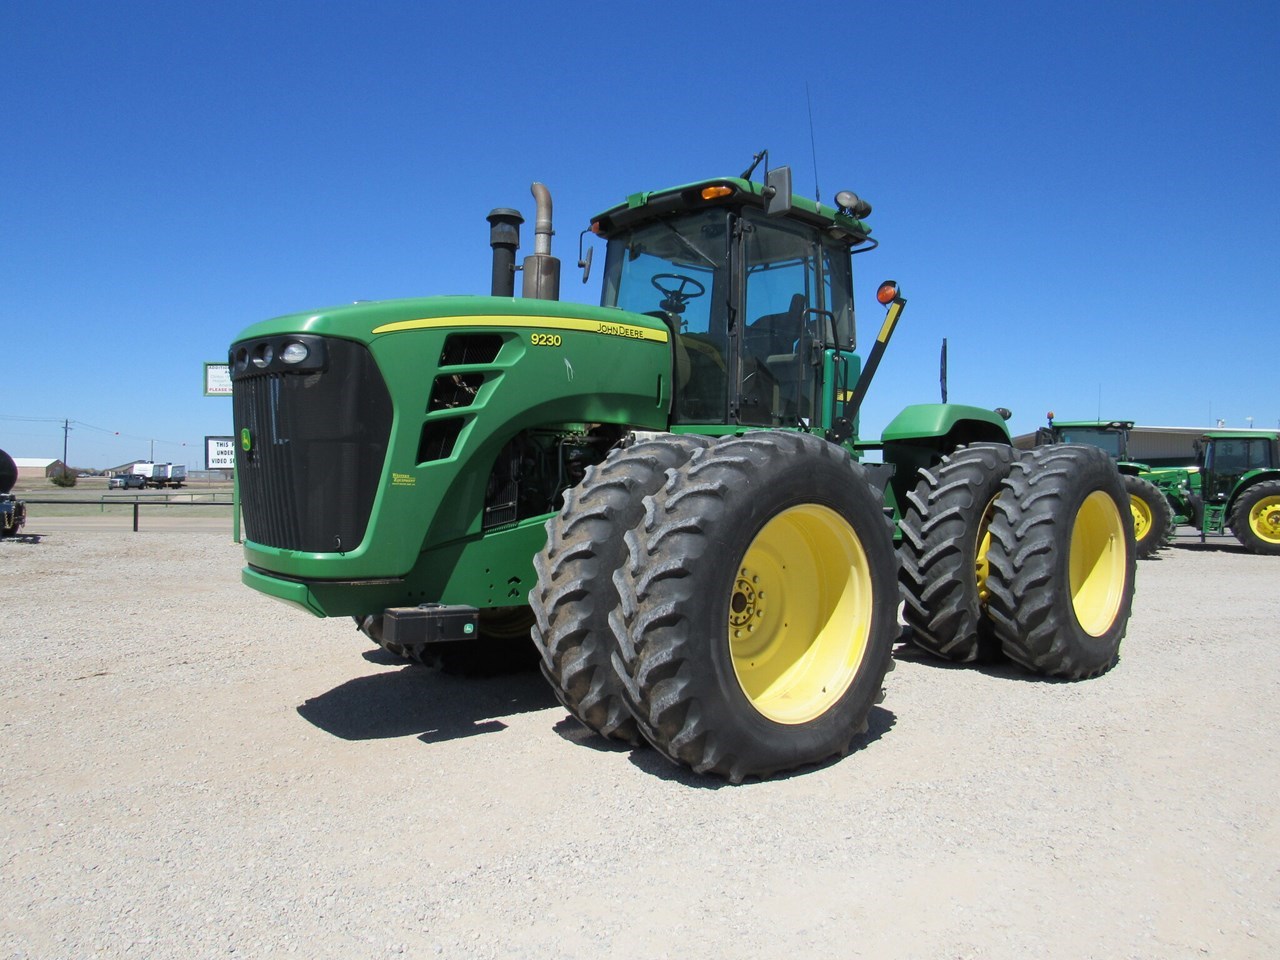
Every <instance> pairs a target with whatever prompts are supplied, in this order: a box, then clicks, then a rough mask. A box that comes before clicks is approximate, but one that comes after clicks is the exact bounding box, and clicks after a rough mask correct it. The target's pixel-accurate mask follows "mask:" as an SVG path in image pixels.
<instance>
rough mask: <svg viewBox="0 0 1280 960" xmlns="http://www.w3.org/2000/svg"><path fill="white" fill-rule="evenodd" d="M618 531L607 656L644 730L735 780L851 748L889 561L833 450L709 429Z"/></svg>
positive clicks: (875, 695) (889, 586)
mask: <svg viewBox="0 0 1280 960" xmlns="http://www.w3.org/2000/svg"><path fill="white" fill-rule="evenodd" d="M626 543H627V548H628V557H627V560H626V562H625V563H624V564H623V565H622V567H621V568H620V569H619V570H618V571H617V573H616V575H615V577H614V580H615V582H616V585H617V591H618V596H619V599H620V603H619V606H618V608H617V609H616V610H615V611H614V613H613V615H612V617H611V623H612V625H613V632H614V636H615V640H616V643H617V657H616V660H615V667H616V669H617V671H618V673H619V676H621V677H623V678H624V683H625V695H626V700H627V703H628V706H629V707H630V709H631V711H632V713H633V715H634V716H635V717H636V720H637V726H638V728H639V730H640V732H641V733H642V734H643V735H644V737H645V738H646V739H647V740H649V741H650V742H651V743H652V744H653V745H654V746H655V747H656V748H657V749H658V750H660V751H661V752H662V753H663V754H664V755H666V756H667V757H668V758H669V759H671V760H673V761H675V762H677V763H679V764H683V765H686V766H689V767H691V768H692V769H693V770H695V771H697V772H700V773H712V774H716V775H719V776H722V777H725V778H727V779H728V780H730V781H732V782H735V783H737V782H741V781H742V780H743V779H745V778H746V777H750V776H758V777H763V776H768V775H771V774H774V773H779V772H782V771H787V770H792V769H795V768H798V767H802V766H806V765H809V764H813V763H818V762H821V761H823V760H826V759H828V758H831V757H838V756H842V755H844V754H846V753H848V752H849V750H850V749H852V747H853V744H854V741H855V738H856V737H858V735H859V734H861V733H863V732H865V731H866V729H867V722H868V715H869V712H870V710H871V707H872V706H873V705H874V704H876V703H878V702H879V701H880V699H881V698H882V696H883V682H884V676H885V674H886V672H887V671H888V670H889V669H890V668H891V666H892V643H893V640H894V638H895V636H896V634H897V622H896V606H897V588H896V582H895V581H896V579H897V569H896V568H897V564H896V560H895V557H894V551H893V539H892V531H891V526H890V524H889V521H888V519H887V518H886V517H885V515H884V512H883V502H882V501H881V498H880V496H879V495H878V493H877V492H876V491H875V490H873V489H872V487H871V486H870V485H869V483H868V482H867V479H866V474H865V472H864V471H863V470H862V468H861V467H860V466H858V465H857V464H856V463H854V462H853V461H852V460H851V458H850V457H849V456H848V454H847V453H846V452H845V451H844V450H842V449H841V448H839V447H837V446H835V445H832V444H829V443H827V442H825V441H823V440H821V439H818V438H816V437H812V436H809V435H807V434H799V433H783V432H773V431H761V432H756V433H751V434H748V435H747V436H744V437H738V438H731V439H726V440H722V441H720V442H719V443H717V444H715V445H714V446H711V447H707V448H706V449H704V450H701V451H698V452H697V453H696V454H695V455H694V456H693V457H692V458H691V459H690V460H689V461H688V462H687V463H686V464H684V465H683V466H682V467H680V468H679V469H677V470H675V471H673V472H672V473H671V474H670V477H669V480H668V481H667V483H666V484H665V485H664V486H663V487H662V488H661V489H660V490H659V491H657V492H656V493H655V494H653V496H652V498H651V501H650V503H649V504H648V509H647V510H646V512H645V515H644V519H643V521H642V522H641V523H640V524H639V526H637V528H636V529H634V530H632V531H630V532H629V533H628V534H627V535H626Z"/></svg>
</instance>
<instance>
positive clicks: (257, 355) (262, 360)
mask: <svg viewBox="0 0 1280 960" xmlns="http://www.w3.org/2000/svg"><path fill="white" fill-rule="evenodd" d="M275 355H276V352H275V351H274V350H272V349H271V344H269V343H260V344H258V347H257V349H255V350H254V351H253V365H254V366H255V367H259V368H261V367H265V366H266V365H267V364H269V363H270V362H271V360H272V358H273V357H274V356H275Z"/></svg>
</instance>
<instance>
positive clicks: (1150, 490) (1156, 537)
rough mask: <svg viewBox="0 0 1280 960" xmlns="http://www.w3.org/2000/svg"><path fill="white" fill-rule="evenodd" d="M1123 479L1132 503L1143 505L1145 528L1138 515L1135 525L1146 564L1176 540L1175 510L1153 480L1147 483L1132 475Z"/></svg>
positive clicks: (1125, 475)
mask: <svg viewBox="0 0 1280 960" xmlns="http://www.w3.org/2000/svg"><path fill="white" fill-rule="evenodd" d="M1121 479H1122V480H1123V481H1124V488H1125V491H1126V492H1127V493H1128V494H1129V499H1130V500H1131V501H1132V500H1137V501H1140V504H1139V506H1138V509H1139V510H1141V511H1142V512H1143V513H1144V514H1145V516H1146V521H1147V522H1146V523H1145V525H1144V524H1140V523H1139V522H1138V518H1137V516H1136V515H1135V516H1134V524H1133V539H1134V543H1135V545H1136V547H1137V550H1138V559H1139V560H1146V559H1148V558H1150V557H1153V556H1155V554H1156V551H1158V550H1159V549H1160V548H1161V547H1163V546H1165V544H1167V543H1168V542H1169V538H1170V537H1172V536H1173V508H1172V507H1170V506H1169V501H1168V500H1167V499H1165V495H1164V494H1163V493H1161V492H1160V488H1159V487H1157V486H1156V485H1155V484H1154V483H1152V482H1151V481H1150V480H1143V479H1142V478H1141V477H1135V476H1134V475H1133V474H1129V473H1126V474H1124V475H1123V476H1122V477H1121ZM1131 512H1132V511H1131Z"/></svg>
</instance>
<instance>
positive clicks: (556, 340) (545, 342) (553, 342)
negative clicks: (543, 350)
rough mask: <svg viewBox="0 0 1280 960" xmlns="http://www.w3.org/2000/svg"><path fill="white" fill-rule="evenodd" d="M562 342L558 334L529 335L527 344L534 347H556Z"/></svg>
mask: <svg viewBox="0 0 1280 960" xmlns="http://www.w3.org/2000/svg"><path fill="white" fill-rule="evenodd" d="M563 342H564V340H563V339H562V338H561V337H560V334H558V333H531V334H529V343H531V344H532V345H533V346H535V347H558V346H560V345H561V344H562V343H563Z"/></svg>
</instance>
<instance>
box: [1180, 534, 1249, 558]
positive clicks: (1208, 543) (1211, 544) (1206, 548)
mask: <svg viewBox="0 0 1280 960" xmlns="http://www.w3.org/2000/svg"><path fill="white" fill-rule="evenodd" d="M1169 547H1170V548H1171V549H1173V550H1185V551H1187V552H1188V553H1234V554H1237V555H1239V556H1242V557H1247V556H1252V555H1253V552H1252V551H1251V550H1250V549H1249V548H1248V547H1246V546H1245V545H1244V544H1243V543H1240V542H1239V541H1238V540H1234V539H1231V538H1228V537H1213V538H1210V539H1207V540H1205V542H1204V543H1201V542H1200V541H1199V540H1190V539H1188V540H1177V541H1174V542H1173V543H1171V544H1169Z"/></svg>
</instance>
